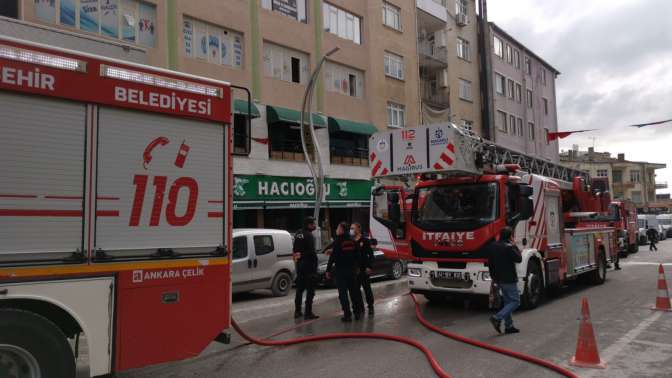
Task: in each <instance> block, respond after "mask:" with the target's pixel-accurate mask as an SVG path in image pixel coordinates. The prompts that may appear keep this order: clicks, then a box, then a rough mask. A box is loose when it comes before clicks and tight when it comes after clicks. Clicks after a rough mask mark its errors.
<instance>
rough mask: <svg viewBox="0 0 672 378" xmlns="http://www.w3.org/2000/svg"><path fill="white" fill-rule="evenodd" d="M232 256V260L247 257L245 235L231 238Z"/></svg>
mask: <svg viewBox="0 0 672 378" xmlns="http://www.w3.org/2000/svg"><path fill="white" fill-rule="evenodd" d="M232 249H233V251H232V256H231V257H232V258H233V259H234V260H238V259H244V258H246V257H247V236H238V237H235V238H233V248H232Z"/></svg>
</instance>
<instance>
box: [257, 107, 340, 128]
mask: <svg viewBox="0 0 672 378" xmlns="http://www.w3.org/2000/svg"><path fill="white" fill-rule="evenodd" d="M324 118H325V117H324V116H321V115H319V114H315V113H313V125H315V127H317V128H320V127H327V122H326V121H325V119H324ZM266 121H267V122H268V123H269V124H271V123H278V122H286V123H294V124H297V125H298V124H299V122H301V111H299V110H294V109H287V108H281V107H279V106H270V105H268V106H266Z"/></svg>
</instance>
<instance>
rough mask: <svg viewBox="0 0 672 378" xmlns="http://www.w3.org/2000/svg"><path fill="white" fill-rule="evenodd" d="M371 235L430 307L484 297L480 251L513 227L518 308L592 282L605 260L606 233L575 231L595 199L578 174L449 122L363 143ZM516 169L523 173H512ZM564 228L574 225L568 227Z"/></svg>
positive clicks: (611, 243) (485, 276)
mask: <svg viewBox="0 0 672 378" xmlns="http://www.w3.org/2000/svg"><path fill="white" fill-rule="evenodd" d="M369 148H370V160H371V167H372V177H373V178H374V179H375V180H377V181H378V184H377V185H376V186H374V190H373V193H372V202H371V203H372V204H371V219H370V225H371V232H372V234H373V236H374V237H375V238H376V239H377V240H378V246H379V248H381V249H382V250H383V251H384V252H385V253H386V254H388V255H389V256H391V257H394V258H400V259H407V260H410V261H411V262H410V263H409V265H408V275H409V284H410V286H411V290H412V291H413V292H416V293H422V294H425V296H426V297H427V298H428V299H430V300H437V299H442V298H444V297H445V296H446V295H447V294H458V293H460V294H480V295H487V294H488V293H489V291H490V276H489V273H488V267H487V265H486V262H487V256H486V255H485V253H484V251H483V247H484V246H485V245H486V244H487V243H489V242H491V241H492V240H494V239H496V238H497V237H498V234H499V232H500V230H501V229H502V228H503V227H504V226H511V227H513V228H514V230H515V236H516V241H517V244H518V246H520V247H521V250H522V255H523V261H522V263H520V264H518V265H517V270H518V275H519V277H520V281H519V289H520V291H521V293H522V301H523V304H524V305H525V306H526V307H528V308H533V307H535V306H537V304H538V303H539V301H540V299H541V296H542V293H543V290H544V289H545V288H556V287H559V286H561V285H562V284H563V283H565V282H566V281H567V280H571V279H575V278H577V277H579V276H584V275H585V276H588V278H589V279H590V280H591V281H592V282H594V283H596V284H600V283H602V282H604V280H605V277H606V269H607V264H608V263H609V262H611V261H612V260H613V255H614V253H615V248H616V246H615V245H616V244H615V243H616V241H615V238H614V232H613V231H614V229H613V228H610V227H605V226H604V225H602V224H595V225H593V226H581V227H579V226H578V225H577V223H578V222H576V221H575V220H574V217H579V216H581V213H596V212H598V210H599V208H600V206H601V203H602V200H601V198H599V196H596V195H595V193H593V192H592V191H591V190H590V187H589V185H588V184H587V180H588V177H587V176H586V174H585V173H584V172H581V171H574V170H571V169H569V168H567V167H563V166H559V165H555V164H552V163H550V162H547V161H543V160H539V159H535V158H532V157H529V156H525V155H523V154H520V153H518V152H515V151H511V150H507V149H505V148H502V147H500V146H497V145H494V144H492V143H489V142H487V141H484V140H481V139H478V138H475V137H472V136H469V135H466V134H465V133H463V132H462V131H460V130H459V129H458V128H456V127H455V126H454V125H452V124H437V125H430V126H422V127H417V128H414V129H406V130H396V131H389V132H379V133H376V134H374V135H373V136H372V137H371V139H370V141H369ZM521 166H522V167H523V168H522V169H521ZM568 222H572V223H573V224H569V223H568Z"/></svg>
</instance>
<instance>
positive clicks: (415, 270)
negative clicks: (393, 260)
mask: <svg viewBox="0 0 672 378" xmlns="http://www.w3.org/2000/svg"><path fill="white" fill-rule="evenodd" d="M408 275H409V276H411V277H420V276H421V275H422V269H419V268H408Z"/></svg>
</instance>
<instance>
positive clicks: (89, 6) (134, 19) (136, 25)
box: [2, 0, 157, 47]
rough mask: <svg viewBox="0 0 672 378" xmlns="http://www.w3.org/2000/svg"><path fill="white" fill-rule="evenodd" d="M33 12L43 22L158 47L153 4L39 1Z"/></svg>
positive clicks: (122, 0)
mask: <svg viewBox="0 0 672 378" xmlns="http://www.w3.org/2000/svg"><path fill="white" fill-rule="evenodd" d="M2 3H3V4H4V3H5V2H4V1H3V2H2ZM33 10H34V12H35V17H36V18H37V19H38V20H40V21H43V22H47V23H51V24H57V25H62V26H67V27H71V28H76V29H79V30H81V31H85V32H89V33H95V34H99V35H102V36H104V37H109V38H114V39H120V40H122V41H124V42H129V43H137V44H139V45H143V46H149V47H154V46H155V45H156V33H157V30H156V28H157V23H156V6H155V5H153V4H149V3H145V2H142V1H138V0H104V1H99V0H35V2H34V8H33Z"/></svg>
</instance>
